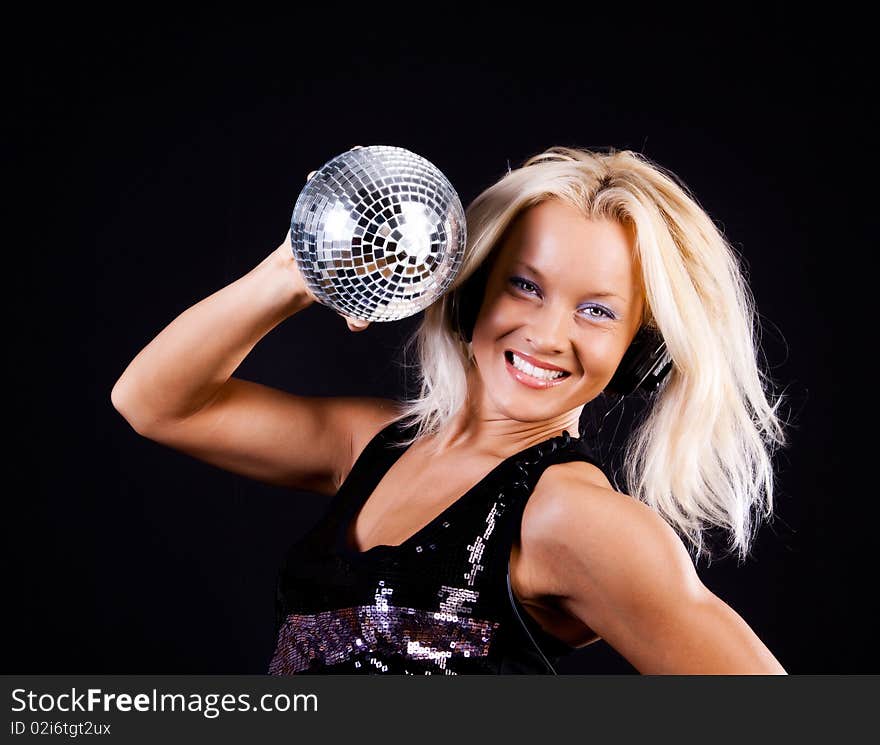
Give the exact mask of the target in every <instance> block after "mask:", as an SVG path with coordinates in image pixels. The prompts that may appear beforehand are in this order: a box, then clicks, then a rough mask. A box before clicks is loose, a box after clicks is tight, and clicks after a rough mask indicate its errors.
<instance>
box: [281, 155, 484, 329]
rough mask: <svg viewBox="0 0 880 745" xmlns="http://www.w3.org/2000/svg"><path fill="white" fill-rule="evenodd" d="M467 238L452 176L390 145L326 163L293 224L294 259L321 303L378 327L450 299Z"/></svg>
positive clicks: (308, 186) (304, 194)
mask: <svg viewBox="0 0 880 745" xmlns="http://www.w3.org/2000/svg"><path fill="white" fill-rule="evenodd" d="M466 238H467V230H466V225H465V214H464V209H463V208H462V206H461V201H460V200H459V198H458V194H456V192H455V189H453V188H452V184H450V183H449V180H448V179H447V178H446V177H445V176H444V175H443V173H442V172H441V171H440V170H439V169H438V168H437V167H436V166H435V165H434V164H433V163H431V162H429V161H428V160H426V159H425V158H423V157H421V156H420V155H416V154H415V153H413V152H410V151H409V150H405V149H404V148H401V147H393V146H390V145H371V146H368V147H356V148H353V149H351V150H348V151H347V152H344V153H342V154H341V155H337V156H336V157H335V158H333V159H332V160H330V161H328V162H327V163H325V164H324V165H323V166H321V168H319V169H318V170H317V171H315V172H314V175H312V176H311V177H310V178H309V180H308V181H307V182H306V185H305V187H304V188H303V190H302V192H301V193H300V195H299V198H298V199H297V200H296V205H295V206H294V208H293V217H292V218H291V221H290V243H291V246H292V248H293V255H294V257H295V259H296V262H297V265H298V267H299V269H300V272H301V274H302V275H303V278H304V279H305V281H306V282H307V284H308V286H309V289H310V290H311V291H312V293H313V294H314V295H315V297H316V298H317V299H318V300H319V301H320V302H321V303H322V304H323V305H326V306H328V307H330V308H332V309H333V310H335V311H337V312H338V313H341V314H343V315H345V316H349V317H350V318H356V319H360V320H363V321H370V322H374V321H396V320H398V319H401V318H406V317H407V316H411V315H413V314H415V313H418V312H419V311H420V310H423V309H424V308H426V307H428V306H429V305H431V303H433V302H434V301H435V300H436V299H437V298H439V297H440V296H441V295H443V294H444V292H445V291H446V290H447V289H448V287H449V286H450V285H451V284H452V282H453V281H454V279H455V277H456V275H457V273H458V270H459V268H460V266H461V261H462V257H463V255H464V248H465V241H466Z"/></svg>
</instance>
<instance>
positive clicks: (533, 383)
mask: <svg viewBox="0 0 880 745" xmlns="http://www.w3.org/2000/svg"><path fill="white" fill-rule="evenodd" d="M504 367H505V368H506V369H507V372H508V373H509V374H510V376H511V377H512V378H513V379H514V380H516V381H518V382H520V383H522V384H523V385H526V386H528V387H529V388H538V389H541V388H552V387H554V386H557V385H560V384H562V383H563V382H565V381H566V380H567V379H568V378H570V377H571V373H569V372H566V371H560V369H558V368H557V369H548V368H546V367H538V366H537V365H533V364H531V363H530V362H529V361H528V360H526V359H525V358H523V357H522V356H520V355H518V354H516V353H514V352H513V351H512V350H510V349H507V350H505V352H504ZM554 367H555V366H554Z"/></svg>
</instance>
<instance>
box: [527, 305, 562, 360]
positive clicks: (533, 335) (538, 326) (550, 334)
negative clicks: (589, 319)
mask: <svg viewBox="0 0 880 745" xmlns="http://www.w3.org/2000/svg"><path fill="white" fill-rule="evenodd" d="M570 322H571V319H570V318H569V315H568V313H567V312H566V311H563V310H561V309H554V308H553V307H552V306H544V307H543V308H541V309H540V310H539V311H536V312H535V314H534V318H533V319H531V323H529V329H528V334H527V335H526V339H527V340H528V341H529V342H530V343H531V344H532V346H533V347H534V348H535V350H538V351H543V352H545V353H552V352H555V353H560V352H562V351H564V350H565V347H566V344H567V342H568V334H569V324H570Z"/></svg>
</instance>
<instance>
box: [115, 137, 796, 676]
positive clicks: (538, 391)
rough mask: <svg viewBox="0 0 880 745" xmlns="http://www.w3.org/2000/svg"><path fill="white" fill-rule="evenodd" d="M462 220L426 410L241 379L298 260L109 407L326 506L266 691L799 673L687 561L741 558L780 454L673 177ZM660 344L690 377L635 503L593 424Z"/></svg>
mask: <svg viewBox="0 0 880 745" xmlns="http://www.w3.org/2000/svg"><path fill="white" fill-rule="evenodd" d="M467 222H468V246H467V251H466V255H465V260H464V265H463V268H462V271H461V273H460V275H459V277H457V278H456V285H455V287H454V288H453V292H451V293H448V294H447V295H445V296H444V297H443V298H441V299H440V300H439V301H438V302H437V303H435V304H433V305H432V306H430V307H429V308H427V309H426V311H425V313H424V317H423V320H422V323H421V326H420V327H419V329H418V330H417V332H416V334H415V336H414V337H413V339H412V340H411V342H413V343H415V344H416V346H417V350H418V355H419V362H420V366H419V373H420V376H421V389H420V393H419V395H418V396H416V397H414V398H412V399H408V400H404V401H401V402H397V401H392V400H385V399H378V398H366V397H326V398H309V397H303V396H296V395H293V394H289V393H286V392H282V391H279V390H274V389H271V388H267V387H265V386H261V385H259V384H257V383H252V382H248V381H245V380H241V379H238V378H235V377H231V376H232V373H233V372H234V371H235V369H236V368H237V367H238V365H239V364H240V363H241V361H242V360H243V359H244V357H245V356H246V355H247V354H248V352H250V350H251V349H252V348H253V347H254V346H255V345H256V343H257V342H258V341H259V340H260V339H261V338H262V337H263V336H264V335H265V334H267V333H268V332H269V331H270V330H271V329H272V328H274V327H275V326H276V325H278V324H279V323H280V322H281V321H283V320H285V319H287V318H289V317H290V316H293V315H295V314H296V313H297V312H298V311H300V310H302V309H303V308H304V307H307V306H308V305H310V304H311V303H313V302H315V297H314V296H313V295H311V293H310V292H309V290H308V288H307V286H306V283H305V282H304V280H303V278H302V276H301V275H300V273H299V271H298V269H297V266H296V264H295V262H294V260H293V258H292V254H291V247H290V243H289V236H288V238H287V240H285V242H284V243H283V244H282V245H281V246H279V247H278V249H277V250H276V251H274V252H273V253H272V254H270V255H269V256H268V257H267V258H266V259H265V260H264V261H263V262H262V263H261V264H259V265H258V266H257V267H255V268H254V269H253V270H252V271H251V272H249V273H248V274H246V275H245V276H243V277H242V278H240V279H239V280H237V281H236V282H233V283H232V284H231V285H229V286H227V287H225V288H223V289H221V290H219V291H218V292H216V293H214V294H213V295H211V296H209V297H207V298H206V299H204V300H202V301H201V302H199V303H197V304H196V305H194V306H193V307H192V308H189V309H188V310H187V311H185V312H184V313H182V314H181V315H180V316H179V317H178V318H176V319H175V320H174V321H173V322H172V323H171V324H170V325H169V326H168V327H167V328H166V329H164V330H163V331H162V332H161V333H160V334H159V335H158V336H157V337H156V338H155V339H154V340H153V341H152V342H151V343H150V344H149V345H148V346H147V347H146V348H145V349H143V350H142V351H141V352H140V353H139V354H138V355H137V357H135V359H134V360H133V361H132V362H131V364H130V365H129V366H128V368H127V369H126V371H125V372H124V374H123V375H122V377H121V378H120V380H119V381H118V382H117V384H116V386H115V387H114V389H113V393H112V396H111V398H112V401H113V404H114V406H115V407H116V408H117V410H119V411H120V413H121V414H122V415H123V416H124V417H125V418H126V419H127V420H128V421H129V422H130V424H131V425H132V426H133V427H134V428H135V430H136V431H138V432H139V433H140V434H142V435H144V436H145V437H148V438H150V439H153V440H156V441H158V442H161V443H163V444H165V445H168V446H169V447H173V448H176V449H178V450H181V451H184V452H187V453H189V454H191V455H193V456H195V457H197V458H200V459H201V460H203V461H206V462H209V463H212V464H214V465H217V466H219V467H221V468H225V469H228V470H230V471H233V472H235V473H239V474H243V475H246V476H250V477H252V478H255V479H258V480H261V481H264V482H268V483H271V484H277V485H283V486H287V487H292V488H295V489H300V490H310V491H314V492H318V493H322V494H327V495H333V499H332V500H331V503H330V506H329V508H328V510H327V511H326V514H325V515H324V517H323V518H322V519H321V520H320V521H319V522H318V524H317V525H316V526H315V527H314V528H313V529H312V530H311V531H309V533H308V534H307V535H306V536H305V537H304V538H303V539H302V540H301V541H298V542H297V543H296V544H295V545H294V546H293V547H291V549H290V551H289V553H288V556H287V559H286V561H285V563H284V566H283V568H282V570H281V572H280V574H279V578H278V596H277V609H278V617H277V619H276V620H277V629H278V637H277V638H278V641H277V647H276V649H275V652H274V654H273V656H272V660H271V662H270V665H269V671H270V672H271V673H274V674H291V673H303V672H319V673H336V672H343V673H353V672H354V673H400V674H434V673H439V674H462V673H507V672H526V673H531V672H555V670H554V667H553V663H552V662H551V661H550V660H551V659H558V658H559V657H560V656H562V655H564V654H565V653H567V652H569V651H571V650H572V649H575V648H578V647H582V646H584V645H586V644H590V643H591V642H593V641H596V640H597V639H600V638H601V639H605V640H606V641H607V642H608V643H609V644H610V645H611V646H612V647H614V648H615V649H616V650H617V651H618V652H619V653H620V654H621V655H623V656H624V657H625V658H626V659H627V660H629V661H630V662H631V663H632V664H633V665H634V666H635V668H636V669H637V670H639V671H640V672H642V673H649V674H663V673H682V674H705V673H719V674H767V673H783V674H784V673H785V671H784V670H783V668H782V667H781V665H780V664H779V662H778V661H777V660H776V659H775V658H774V657H773V655H772V654H771V653H770V651H769V650H768V649H767V648H766V646H765V645H764V644H763V643H762V642H761V641H760V640H759V639H758V638H757V636H756V635H755V634H754V632H753V631H752V630H751V629H750V628H749V627H748V625H747V624H746V623H745V622H744V621H743V620H742V618H740V616H738V615H737V614H736V613H735V612H734V611H733V610H732V609H731V608H730V607H728V606H727V605H726V604H725V603H724V602H722V601H721V600H720V599H719V598H718V597H716V596H715V595H713V594H712V593H711V592H710V591H709V590H708V589H707V588H706V587H705V586H704V585H703V584H702V583H701V581H700V580H699V578H698V576H697V574H696V572H695V569H694V564H693V561H692V559H691V557H690V556H689V554H688V551H687V548H686V546H689V547H690V548H692V549H693V550H694V552H695V554H696V555H697V557H699V555H700V554H701V552H703V551H705V550H706V547H705V542H704V540H703V536H704V534H705V531H706V530H707V529H709V528H723V529H724V530H726V531H727V533H728V534H729V536H730V547H731V549H732V550H735V551H737V552H738V554H739V556H740V557H744V556H745V555H747V552H748V548H749V544H750V541H751V539H752V537H753V535H754V531H755V529H756V526H757V524H758V518H759V517H760V516H761V515H762V514H763V515H769V514H770V512H771V506H772V489H773V472H772V466H771V456H772V448H773V447H774V446H775V445H782V444H784V442H785V439H784V435H783V431H782V426H781V423H780V421H779V419H778V418H777V416H776V408H777V406H778V404H779V400H777V402H776V403H775V404H773V405H771V403H770V402H769V401H768V396H769V395H770V394H769V393H768V390H769V388H768V386H767V385H766V384H767V378H766V377H765V376H764V374H763V373H762V372H761V371H760V369H759V367H758V364H757V361H756V360H757V353H758V349H757V347H756V343H755V332H756V329H755V327H754V319H755V311H754V307H753V302H752V300H751V295H750V293H749V291H748V288H747V285H746V283H745V280H744V278H743V275H742V273H741V271H740V269H739V266H738V262H737V260H736V257H735V255H734V253H733V250H732V249H731V247H730V246H729V244H728V243H727V242H726V241H725V239H724V238H723V236H722V235H721V234H720V233H719V231H718V230H717V228H716V227H715V225H714V224H713V222H712V220H711V219H710V218H709V217H708V216H707V215H706V213H705V212H704V211H703V210H702V209H701V208H700V207H699V205H698V204H697V202H696V201H695V200H694V198H693V197H692V196H691V195H690V194H689V193H688V191H687V190H686V188H685V187H683V186H682V185H680V184H679V183H677V182H676V181H675V179H674V177H672V176H671V175H670V174H668V173H666V172H665V171H664V170H663V169H662V168H660V167H658V166H657V165H655V164H653V163H651V162H650V161H648V159H647V158H646V157H645V156H643V155H641V154H638V153H634V152H631V151H621V152H617V151H615V150H614V149H611V150H610V151H609V152H608V153H597V152H592V151H589V150H581V149H576V148H567V147H553V148H550V149H548V150H547V151H545V152H544V153H541V154H539V155H536V156H534V157H532V158H530V159H529V160H527V161H526V162H525V163H524V164H523V166H522V167H521V168H518V169H516V170H514V171H509V172H508V173H507V174H506V175H505V176H504V177H503V178H501V179H500V181H498V182H497V183H495V184H494V185H492V186H491V187H489V188H488V189H486V190H485V191H484V192H483V193H482V194H480V195H479V196H478V197H477V198H476V199H475V200H474V202H473V203H472V204H471V205H470V206H469V207H468V209H467ZM348 325H349V328H351V329H352V330H360V329H363V328H365V327H366V324H362V323H358V322H356V321H354V320H352V319H348ZM645 338H648V339H661V340H662V341H663V342H665V349H666V353H668V355H669V357H670V358H671V364H670V365H667V366H666V367H665V368H664V369H663V371H662V374H660V375H658V376H657V377H656V381H655V382H657V383H659V387H658V388H657V390H656V391H655V392H653V394H652V399H651V402H650V407H649V409H648V413H647V416H646V418H645V419H644V421H643V422H642V423H641V425H640V426H639V427H638V428H636V430H635V432H634V433H633V435H632V436H631V438H630V440H629V442H628V443H627V447H626V453H625V455H626V458H625V475H626V481H627V483H628V484H629V489H628V492H623V491H621V490H618V489H616V488H615V487H614V486H612V483H611V480H610V479H609V478H608V475H607V474H606V472H605V470H604V468H603V466H602V464H601V463H600V462H599V460H598V459H597V458H596V457H595V456H594V454H593V452H592V450H591V449H590V447H589V446H588V445H587V441H588V435H589V436H593V435H595V433H589V432H583V433H580V432H579V420H580V415H581V412H582V410H583V408H584V406H585V404H587V403H588V402H590V401H592V400H594V399H595V398H596V397H597V396H599V395H600V394H603V393H605V394H608V395H615V394H616V395H618V396H619V395H621V394H622V393H626V392H628V391H627V390H624V391H621V390H619V385H617V382H618V380H619V378H620V373H621V370H622V368H623V364H622V363H624V362H625V361H626V360H627V359H629V358H628V357H625V354H626V353H627V351H628V350H632V349H635V348H636V344H637V343H638V342H639V341H640V340H644V339H645ZM655 372H656V370H655ZM638 382H640V381H637V383H638Z"/></svg>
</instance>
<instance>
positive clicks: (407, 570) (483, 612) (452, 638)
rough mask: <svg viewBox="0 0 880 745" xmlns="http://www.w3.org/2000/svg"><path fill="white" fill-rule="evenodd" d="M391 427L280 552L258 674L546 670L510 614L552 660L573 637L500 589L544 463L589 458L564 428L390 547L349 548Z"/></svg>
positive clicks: (387, 461) (394, 432)
mask: <svg viewBox="0 0 880 745" xmlns="http://www.w3.org/2000/svg"><path fill="white" fill-rule="evenodd" d="M401 432H402V425H401V424H400V423H399V422H393V423H392V424H390V425H388V426H387V427H385V428H384V429H383V430H381V431H380V432H379V433H378V434H376V436H375V437H374V438H373V439H372V440H371V441H370V442H369V443H368V444H367V446H366V447H365V448H364V450H363V451H362V452H361V454H360V456H359V457H358V459H357V461H356V462H355V464H354V466H353V467H352V469H351V471H350V473H349V475H348V477H347V478H346V480H345V482H344V483H343V484H342V486H341V487H340V488H339V491H338V492H337V493H336V495H335V496H334V497H333V498H332V500H331V502H330V505H329V507H328V509H327V511H326V513H325V515H324V516H323V517H322V518H321V519H320V520H319V521H318V523H317V524H316V525H315V526H314V527H313V528H312V529H311V530H310V531H309V532H308V533H307V534H306V535H305V536H304V537H303V538H302V539H301V540H299V541H297V542H296V543H295V544H294V545H293V546H291V547H290V549H289V550H288V552H287V555H286V557H285V560H284V562H283V565H282V567H281V569H280V571H279V574H278V583H277V593H276V628H277V643H276V648H275V652H274V654H273V656H272V659H271V662H270V664H269V674H270V675H292V674H301V673H322V674H330V673H342V674H361V673H363V674H401V675H402V674H410V675H430V674H440V675H458V674H474V673H476V674H506V673H548V672H551V671H550V670H549V668H548V666H547V665H546V664H545V662H544V661H543V660H542V657H541V652H539V651H538V650H536V649H535V645H534V643H533V642H532V640H531V639H529V637H528V636H527V635H526V633H525V631H524V629H523V627H522V623H525V624H526V625H527V626H528V629H529V631H530V632H531V635H532V637H533V638H534V641H535V642H536V643H537V644H538V645H539V646H540V648H541V651H542V652H543V655H544V656H546V657H547V658H548V660H550V661H552V662H553V663H555V661H557V660H558V659H559V658H560V657H562V656H564V655H566V654H568V653H569V652H570V651H571V650H572V649H573V647H571V646H569V645H568V644H566V643H564V642H562V641H561V640H560V639H557V638H556V637H554V636H552V635H550V634H549V633H547V632H545V631H544V630H543V629H542V628H541V627H540V625H539V624H538V623H537V621H535V619H533V618H532V617H531V616H530V615H529V614H528V612H527V611H526V610H525V608H523V606H522V604H521V603H520V602H519V600H518V599H517V598H516V597H515V596H512V593H510V591H509V589H508V576H507V572H508V561H509V558H510V551H511V547H512V545H513V542H514V540H515V539H516V538H517V537H518V535H519V529H520V524H521V520H522V513H523V510H524V509H525V504H526V500H527V499H528V497H529V495H530V494H531V492H532V490H533V489H534V487H535V484H536V483H537V482H538V479H539V478H540V476H541V473H542V472H543V471H544V469H545V468H546V467H547V466H549V465H551V464H553V463H562V462H566V461H571V460H585V461H587V462H590V463H594V464H596V465H598V466H599V467H600V468H601V467H602V466H601V464H600V463H599V462H598V461H597V460H596V459H595V458H594V456H593V454H592V452H591V450H590V449H589V447H588V445H587V444H586V443H584V442H583V441H582V440H579V439H575V438H572V437H571V436H570V435H569V433H568V432H567V431H566V432H565V433H564V434H562V435H560V436H558V437H554V438H551V439H549V440H545V441H544V442H541V443H537V444H535V445H532V446H531V447H528V448H526V449H524V450H521V451H520V452H518V453H515V454H513V455H512V456H510V457H509V458H507V459H505V460H503V461H502V462H501V463H499V464H498V465H497V466H496V467H495V468H494V469H492V471H490V472H489V473H488V474H487V475H486V476H485V477H484V478H483V479H481V480H480V481H479V482H478V483H477V484H475V485H474V486H473V487H472V488H471V489H470V490H469V491H468V492H467V493H465V494H464V495H463V496H462V497H460V498H459V499H458V500H457V501H456V502H454V503H453V504H452V505H450V506H449V507H448V508H447V509H445V510H444V511H443V512H442V513H441V514H439V515H438V516H437V517H436V518H434V519H433V520H432V521H431V522H430V523H428V524H427V525H426V526H424V527H423V528H422V529H421V530H419V531H418V532H417V533H415V534H414V535H412V536H411V537H410V538H409V539H407V540H406V541H404V542H403V543H402V544H400V545H399V546H385V545H377V546H374V547H373V548H371V549H368V550H367V551H363V552H361V551H357V550H354V549H353V548H351V547H350V546H348V545H347V539H346V536H345V533H346V531H347V528H348V526H349V523H350V522H351V521H352V519H353V518H354V516H355V515H356V513H357V511H358V510H359V509H360V507H361V505H362V504H363V503H364V502H365V501H366V500H367V498H368V497H369V496H370V494H372V492H373V490H374V489H375V488H376V486H377V485H378V483H379V481H380V480H381V478H382V476H383V475H384V474H385V472H386V471H387V470H388V469H389V468H390V467H391V466H392V464H393V463H394V462H395V461H396V460H397V459H398V458H399V457H400V456H401V455H402V454H403V452H404V450H405V448H402V447H398V446H395V445H394V443H393V442H391V441H390V440H392V439H396V437H397V436H399V435H400V434H401ZM511 599H512V601H513V602H511ZM514 603H515V605H516V611H518V613H519V616H520V617H521V618H522V619H523V620H522V622H521V621H520V620H519V619H518V618H517V617H516V615H515V611H514V608H513V604H514ZM554 666H555V664H554Z"/></svg>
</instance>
